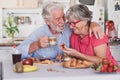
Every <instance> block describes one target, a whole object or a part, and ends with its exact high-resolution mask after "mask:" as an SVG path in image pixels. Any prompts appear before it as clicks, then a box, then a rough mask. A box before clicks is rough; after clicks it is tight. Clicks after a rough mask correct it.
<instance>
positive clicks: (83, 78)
mask: <svg viewBox="0 0 120 80" xmlns="http://www.w3.org/2000/svg"><path fill="white" fill-rule="evenodd" d="M35 65H36V66H38V67H39V70H38V71H35V72H28V73H15V72H14V71H13V67H14V65H13V64H12V62H11V60H6V61H5V62H3V80H120V73H99V72H95V71H94V70H93V69H91V68H84V69H67V68H63V67H62V66H60V64H54V65H41V64H35ZM49 68H52V69H56V70H57V71H59V72H53V71H47V69H49ZM63 71H64V72H63Z"/></svg>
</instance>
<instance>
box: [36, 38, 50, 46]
mask: <svg viewBox="0 0 120 80" xmlns="http://www.w3.org/2000/svg"><path fill="white" fill-rule="evenodd" d="M38 45H39V47H40V48H45V47H48V45H49V39H48V36H41V37H40V38H39V40H38Z"/></svg>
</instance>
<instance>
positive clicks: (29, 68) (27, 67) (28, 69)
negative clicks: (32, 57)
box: [23, 65, 38, 72]
mask: <svg viewBox="0 0 120 80" xmlns="http://www.w3.org/2000/svg"><path fill="white" fill-rule="evenodd" d="M23 68H24V70H23V71H24V72H33V71H37V70H38V67H37V66H32V65H23Z"/></svg>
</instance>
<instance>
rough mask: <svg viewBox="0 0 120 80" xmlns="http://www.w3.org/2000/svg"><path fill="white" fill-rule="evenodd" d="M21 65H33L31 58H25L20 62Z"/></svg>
mask: <svg viewBox="0 0 120 80" xmlns="http://www.w3.org/2000/svg"><path fill="white" fill-rule="evenodd" d="M22 64H23V65H33V60H32V59H31V58H26V59H23V60H22Z"/></svg>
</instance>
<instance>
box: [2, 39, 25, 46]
mask: <svg viewBox="0 0 120 80" xmlns="http://www.w3.org/2000/svg"><path fill="white" fill-rule="evenodd" d="M24 39H25V38H13V39H10V38H0V46H13V45H19V44H20V43H22V41H23V40H24Z"/></svg>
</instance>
